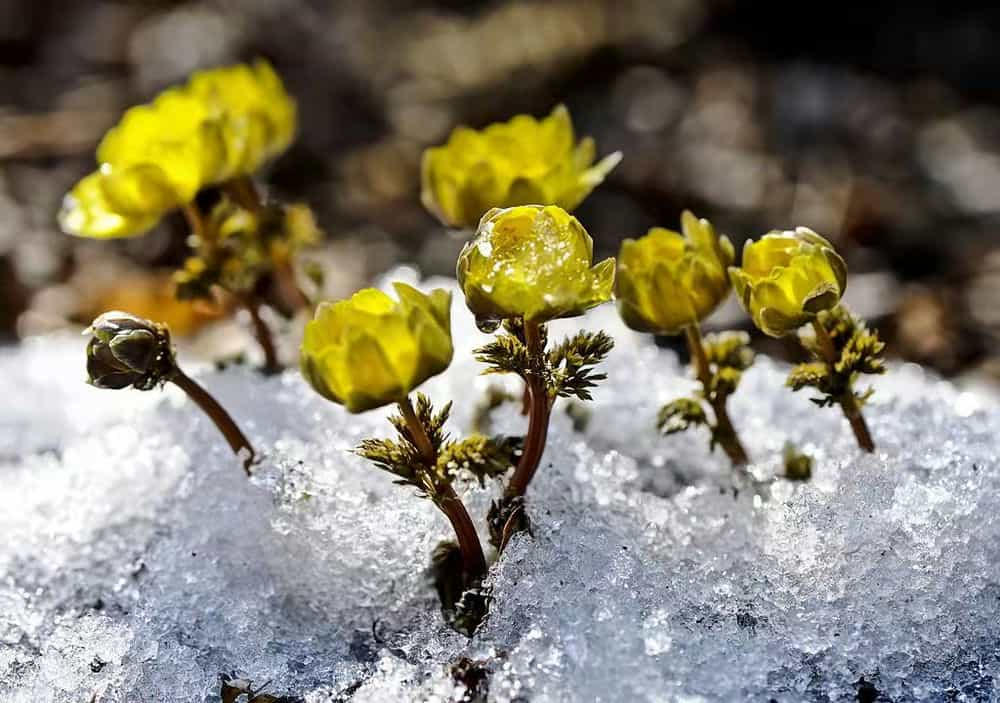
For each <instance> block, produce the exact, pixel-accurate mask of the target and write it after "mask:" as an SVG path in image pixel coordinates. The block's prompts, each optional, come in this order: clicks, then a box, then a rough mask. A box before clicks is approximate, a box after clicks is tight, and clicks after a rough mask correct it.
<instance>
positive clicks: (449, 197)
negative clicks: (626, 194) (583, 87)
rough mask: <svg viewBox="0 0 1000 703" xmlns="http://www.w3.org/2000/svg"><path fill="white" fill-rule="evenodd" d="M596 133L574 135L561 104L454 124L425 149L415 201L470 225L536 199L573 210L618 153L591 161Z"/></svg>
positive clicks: (461, 224) (440, 215)
mask: <svg viewBox="0 0 1000 703" xmlns="http://www.w3.org/2000/svg"><path fill="white" fill-rule="evenodd" d="M594 156H595V147H594V140H593V139H590V138H589V137H587V138H585V139H582V140H581V141H580V142H576V138H575V136H574V133H573V123H572V122H571V121H570V116H569V111H568V110H567V109H566V108H565V107H563V106H562V105H560V106H558V107H557V108H555V109H554V110H553V111H552V113H551V114H550V115H549V116H548V117H546V118H544V119H541V120H537V119H535V118H534V117H531V116H529V115H518V116H516V117H514V118H513V119H512V120H510V121H509V122H502V123H497V124H492V125H490V126H488V127H486V128H485V129H484V130H482V131H476V130H473V129H470V128H468V127H459V128H457V129H455V130H454V131H453V132H452V134H451V137H450V138H449V139H448V142H447V143H446V144H445V145H444V146H439V147H433V148H431V149H428V150H427V151H425V152H424V157H423V164H422V168H421V196H420V197H421V200H422V201H423V203H424V206H425V207H426V208H427V209H428V210H429V211H430V212H432V213H433V214H434V215H435V216H437V217H438V219H440V220H441V221H442V222H443V223H445V224H447V225H451V226H453V227H472V226H474V225H475V224H476V223H477V222H478V221H479V219H480V218H481V217H482V216H483V214H484V213H485V212H486V211H487V210H490V209H491V208H495V207H511V206H514V205H527V204H529V203H540V204H542V205H558V206H559V207H561V208H563V209H565V210H572V209H574V208H575V207H576V206H577V205H579V204H580V203H581V202H582V201H583V199H584V198H586V197H587V195H589V194H590V191H592V190H593V189H594V188H595V187H596V186H597V185H598V184H600V183H601V181H603V180H604V177H605V176H606V175H607V174H608V172H609V171H611V169H613V168H614V167H615V166H616V165H617V164H618V162H619V161H620V160H621V154H620V153H618V152H615V153H613V154H611V155H609V156H606V157H605V158H604V159H602V160H601V161H600V162H598V163H597V164H594Z"/></svg>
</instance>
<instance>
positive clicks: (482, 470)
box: [437, 434, 522, 485]
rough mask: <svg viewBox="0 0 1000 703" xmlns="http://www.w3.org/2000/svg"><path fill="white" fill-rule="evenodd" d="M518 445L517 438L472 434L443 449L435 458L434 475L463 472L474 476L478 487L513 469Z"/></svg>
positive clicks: (520, 443)
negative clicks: (478, 484)
mask: <svg viewBox="0 0 1000 703" xmlns="http://www.w3.org/2000/svg"><path fill="white" fill-rule="evenodd" d="M521 445H522V440H521V438H520V437H486V436H483V435H480V434H474V435H471V436H470V437H467V438H466V439H463V440H462V441H460V442H450V443H448V444H447V445H446V446H445V447H444V449H443V450H442V451H441V454H440V456H438V463H437V472H438V474H439V475H442V476H447V477H452V476H455V475H456V474H457V473H458V472H460V471H465V472H467V473H469V474H471V475H472V476H474V477H475V478H476V479H477V480H478V481H479V483H480V485H485V483H486V480H487V479H490V478H497V477H499V476H503V475H504V474H505V473H507V471H508V470H509V469H511V468H512V467H513V466H514V464H515V463H516V462H517V456H518V455H519V453H520V451H521Z"/></svg>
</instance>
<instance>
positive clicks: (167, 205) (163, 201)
mask: <svg viewBox="0 0 1000 703" xmlns="http://www.w3.org/2000/svg"><path fill="white" fill-rule="evenodd" d="M294 131H295V104H294V102H293V101H292V99H291V98H290V97H289V96H288V94H287V93H286V92H285V90H284V87H283V86H282V85H281V81H280V79H279V78H278V77H277V75H276V74H275V73H274V70H273V69H272V68H271V67H270V66H269V65H268V64H267V63H265V62H263V61H258V62H256V63H255V64H254V65H253V67H249V66H234V67H226V68H217V69H211V70H206V71H201V72H199V73H196V74H194V75H193V76H192V77H191V80H190V81H189V82H188V83H187V84H186V85H184V86H179V87H173V88H168V89H167V90H165V91H164V92H162V93H160V95H158V96H157V97H156V98H155V99H154V100H153V101H152V102H150V103H148V104H144V105H138V106H136V107H133V108H131V109H129V110H127V111H126V112H125V114H124V115H123V116H122V119H121V121H120V122H119V123H118V124H117V125H116V126H114V127H112V128H111V129H110V130H109V131H108V133H107V134H106V135H105V136H104V138H103V139H102V140H101V143H100V145H99V146H98V148H97V162H98V168H97V170H96V171H94V172H93V173H91V174H90V175H88V176H86V177H85V178H83V179H82V180H81V181H80V182H79V183H78V184H77V185H76V186H75V187H74V188H73V190H72V191H70V193H69V194H68V195H67V196H66V198H65V200H64V202H63V207H62V210H61V212H60V214H59V222H60V225H61V227H62V228H63V230H64V231H66V232H68V233H69V234H75V235H79V236H85V237H95V238H101V239H104V238H110V237H128V236H134V235H137V234H142V233H143V232H145V231H146V230H148V229H149V228H150V227H152V226H153V225H155V224H156V223H157V222H158V221H159V220H160V218H161V217H163V215H164V214H165V213H167V212H169V211H170V210H172V209H174V208H176V207H179V206H182V205H185V204H187V203H190V202H191V201H192V200H194V197H195V195H196V194H197V193H198V191H199V190H201V189H202V188H204V187H206V186H212V185H218V184H220V183H223V182H225V181H227V180H229V179H232V178H236V177H240V176H247V175H250V174H251V173H253V172H254V171H256V170H257V169H258V168H260V166H261V165H263V163H264V162H265V161H266V160H267V159H269V158H272V157H274V156H276V155H278V154H279V153H281V151H283V150H284V149H285V148H287V146H288V144H289V143H290V141H291V138H292V136H293V134H294Z"/></svg>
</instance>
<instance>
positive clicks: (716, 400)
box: [657, 332, 754, 449]
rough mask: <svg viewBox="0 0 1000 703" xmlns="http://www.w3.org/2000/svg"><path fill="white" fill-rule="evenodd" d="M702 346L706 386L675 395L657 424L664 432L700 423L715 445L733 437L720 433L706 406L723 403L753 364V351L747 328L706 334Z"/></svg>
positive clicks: (683, 428)
mask: <svg viewBox="0 0 1000 703" xmlns="http://www.w3.org/2000/svg"><path fill="white" fill-rule="evenodd" d="M702 347H703V348H704V350H705V356H706V358H707V359H708V364H709V371H710V374H711V376H710V380H709V382H708V384H707V386H706V385H703V387H702V389H701V391H700V392H699V393H698V395H697V396H696V397H691V398H678V399H676V400H672V401H671V402H669V403H667V404H666V405H664V406H663V407H662V408H660V412H659V415H658V416H657V427H659V429H660V432H662V433H663V434H674V433H676V432H684V431H685V430H688V429H690V428H692V427H696V426H698V425H703V426H705V427H706V428H707V429H708V430H709V432H710V433H711V441H710V446H711V448H712V449H714V448H715V445H717V444H723V442H727V441H731V439H732V438H731V437H727V436H723V430H722V429H721V428H720V427H719V425H718V422H716V421H714V420H713V419H711V418H710V416H709V413H708V412H707V408H706V406H708V407H711V408H713V409H717V408H720V407H724V406H725V404H726V402H727V401H728V399H729V396H730V395H732V394H733V393H734V392H736V389H737V387H738V386H739V384H740V380H741V379H742V378H743V372H744V371H746V370H747V369H748V368H750V366H751V365H752V364H753V362H754V353H753V350H752V349H751V348H750V335H748V334H747V333H746V332H719V333H717V334H710V335H706V336H705V338H704V340H703V341H702ZM723 446H725V445H723Z"/></svg>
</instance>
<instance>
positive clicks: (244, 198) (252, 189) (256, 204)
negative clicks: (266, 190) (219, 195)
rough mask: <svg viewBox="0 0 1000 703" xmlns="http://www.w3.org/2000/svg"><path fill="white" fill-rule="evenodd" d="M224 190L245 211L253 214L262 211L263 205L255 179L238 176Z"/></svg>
mask: <svg viewBox="0 0 1000 703" xmlns="http://www.w3.org/2000/svg"><path fill="white" fill-rule="evenodd" d="M223 189H224V190H225V191H226V194H227V195H228V196H229V197H230V198H232V199H233V201H235V202H236V204H237V205H239V206H240V207H241V208H243V209H244V210H248V211H250V212H251V213H253V214H257V212H258V211H259V210H260V208H261V204H262V201H261V198H260V193H259V192H258V191H257V186H256V185H254V182H253V179H251V178H249V177H248V176H238V177H237V178H234V179H233V180H231V181H228V182H226V184H225V185H224V186H223Z"/></svg>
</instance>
